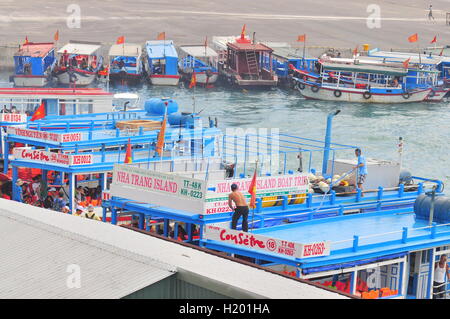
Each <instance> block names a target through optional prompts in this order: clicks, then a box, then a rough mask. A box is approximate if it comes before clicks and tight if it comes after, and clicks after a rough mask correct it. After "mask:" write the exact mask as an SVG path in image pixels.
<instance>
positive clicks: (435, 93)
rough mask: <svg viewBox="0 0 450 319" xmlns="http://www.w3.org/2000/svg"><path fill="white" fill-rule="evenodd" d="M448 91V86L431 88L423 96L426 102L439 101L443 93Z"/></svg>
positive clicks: (449, 89)
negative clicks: (425, 95)
mask: <svg viewBox="0 0 450 319" xmlns="http://www.w3.org/2000/svg"><path fill="white" fill-rule="evenodd" d="M449 91H450V88H445V89H437V90H432V91H431V92H430V93H429V94H428V96H427V97H426V98H425V101H427V102H441V101H442V99H443V98H444V97H445V95H446V94H447V93H448V92H449Z"/></svg>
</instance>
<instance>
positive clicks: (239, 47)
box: [227, 42, 273, 52]
mask: <svg viewBox="0 0 450 319" xmlns="http://www.w3.org/2000/svg"><path fill="white" fill-rule="evenodd" d="M227 46H228V47H229V48H231V49H233V50H235V51H263V52H273V50H272V49H271V48H269V47H268V46H266V45H264V44H262V43H239V42H235V43H227Z"/></svg>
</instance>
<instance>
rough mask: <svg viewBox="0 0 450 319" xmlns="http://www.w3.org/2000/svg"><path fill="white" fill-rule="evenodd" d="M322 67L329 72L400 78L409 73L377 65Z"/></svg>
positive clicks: (324, 65) (332, 64)
mask: <svg viewBox="0 0 450 319" xmlns="http://www.w3.org/2000/svg"><path fill="white" fill-rule="evenodd" d="M322 66H323V68H324V69H325V70H329V71H344V72H358V73H372V74H385V75H398V76H404V75H406V74H407V73H408V71H407V70H406V69H400V68H393V67H386V66H375V65H358V64H340V63H330V62H322Z"/></svg>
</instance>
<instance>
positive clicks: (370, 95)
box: [363, 91, 372, 100]
mask: <svg viewBox="0 0 450 319" xmlns="http://www.w3.org/2000/svg"><path fill="white" fill-rule="evenodd" d="M371 97H372V93H370V92H369V91H365V92H364V93H363V98H365V99H366V100H368V99H370V98H371Z"/></svg>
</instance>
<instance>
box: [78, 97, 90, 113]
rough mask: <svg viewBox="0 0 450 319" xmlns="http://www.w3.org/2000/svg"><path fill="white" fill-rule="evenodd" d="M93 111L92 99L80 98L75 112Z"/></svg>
mask: <svg viewBox="0 0 450 319" xmlns="http://www.w3.org/2000/svg"><path fill="white" fill-rule="evenodd" d="M91 113H93V107H92V100H80V101H79V104H78V113H77V114H91Z"/></svg>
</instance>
